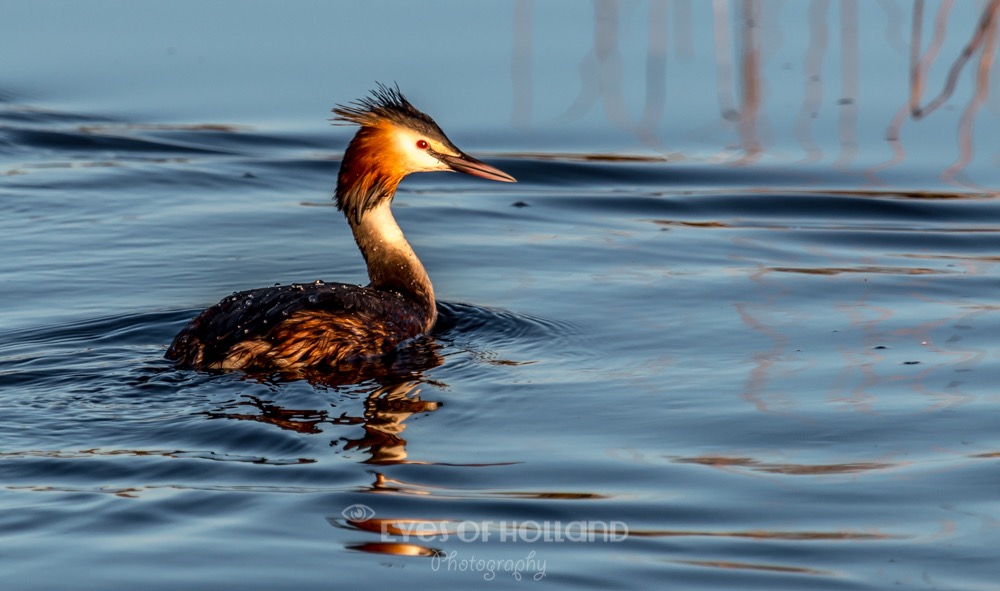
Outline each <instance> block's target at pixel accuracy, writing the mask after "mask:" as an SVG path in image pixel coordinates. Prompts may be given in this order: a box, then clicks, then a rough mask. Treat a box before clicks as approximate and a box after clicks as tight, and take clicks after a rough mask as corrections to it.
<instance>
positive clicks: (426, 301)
mask: <svg viewBox="0 0 1000 591" xmlns="http://www.w3.org/2000/svg"><path fill="white" fill-rule="evenodd" d="M391 202H392V199H383V200H382V201H380V202H379V203H378V204H377V205H375V206H374V207H372V208H371V209H369V210H368V211H367V212H365V213H364V214H362V215H361V217H360V219H359V220H357V221H355V220H354V219H351V218H350V217H348V221H349V222H350V224H351V230H352V231H353V232H354V240H355V241H356V242H357V243H358V248H360V249H361V254H362V255H363V256H364V257H365V263H367V265H368V278H369V279H370V280H371V287H372V288H373V289H377V290H384V291H395V292H398V293H400V294H402V295H404V296H406V297H409V298H411V299H413V300H414V301H416V302H417V303H418V304H420V305H421V307H423V308H425V312H426V314H427V315H428V320H427V326H426V329H427V330H430V328H431V327H432V326H433V325H434V321H435V320H436V318H437V310H436V308H435V302H434V286H433V285H431V280H430V278H429V277H428V276H427V271H425V270H424V266H423V265H422V264H421V263H420V259H418V258H417V255H416V253H414V252H413V249H412V248H410V244H409V243H408V242H407V241H406V237H404V236H403V231H402V230H400V229H399V224H397V223H396V218H394V217H393V216H392V211H391V210H390V209H389V204H390V203H391Z"/></svg>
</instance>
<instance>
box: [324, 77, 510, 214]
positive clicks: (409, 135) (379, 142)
mask: <svg viewBox="0 0 1000 591" xmlns="http://www.w3.org/2000/svg"><path fill="white" fill-rule="evenodd" d="M333 112H334V114H336V115H337V117H336V118H335V121H342V122H345V123H353V124H357V125H360V126H361V129H359V130H358V132H357V134H356V135H355V136H354V139H352V140H351V143H350V144H349V145H348V147H347V151H346V152H345V153H344V161H343V163H342V164H341V167H340V175H339V177H338V179H337V207H338V208H339V209H340V210H342V211H344V213H345V214H346V215H347V216H348V219H350V220H352V221H353V222H355V223H357V222H359V221H360V219H361V216H362V215H363V214H364V213H365V212H366V211H368V210H369V209H371V208H373V207H375V206H376V205H378V204H379V203H381V202H383V201H385V200H386V199H388V200H391V199H392V196H393V194H394V193H395V190H396V185H398V184H399V182H400V181H401V180H402V179H403V177H405V176H406V175H408V174H410V173H412V172H435V171H452V172H464V173H466V174H470V175H473V176H478V177H481V178H484V179H489V180H493V181H503V182H508V183H513V182H516V180H515V179H514V177H512V176H510V175H509V174H507V173H505V172H503V171H501V170H499V169H496V168H493V167H492V166H490V165H488V164H486V163H484V162H480V161H479V160H476V159H475V158H473V157H471V156H469V155H468V154H465V153H464V152H462V151H461V150H459V149H458V148H457V147H456V146H455V144H453V143H452V142H451V140H449V139H448V136H446V135H445V134H444V132H443V131H441V128H440V127H438V125H437V123H435V122H434V120H433V119H431V118H430V116H428V115H427V114H425V113H423V112H421V111H419V110H417V108H416V107H414V106H413V105H412V104H410V102H409V101H408V100H406V97H404V96H403V94H402V93H401V92H400V91H399V87H389V86H385V85H384V84H379V85H378V88H377V89H375V90H373V91H372V93H371V96H370V97H367V98H363V99H361V100H358V101H355V102H353V103H351V104H350V105H347V106H343V105H339V106H337V107H336V108H334V109H333Z"/></svg>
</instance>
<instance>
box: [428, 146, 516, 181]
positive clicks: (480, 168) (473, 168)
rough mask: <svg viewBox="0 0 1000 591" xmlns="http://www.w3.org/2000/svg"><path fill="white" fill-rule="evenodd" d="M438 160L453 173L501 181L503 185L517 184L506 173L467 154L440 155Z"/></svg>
mask: <svg viewBox="0 0 1000 591" xmlns="http://www.w3.org/2000/svg"><path fill="white" fill-rule="evenodd" d="M439 158H440V159H441V160H443V161H444V162H445V163H446V164H447V165H448V166H450V167H451V169H452V170H454V171H455V172H464V173H465V174H471V175H472V176H478V177H480V178H484V179H489V180H491V181H503V182H505V183H516V182H517V179H515V178H514V177H512V176H510V175H509V174H507V173H506V172H504V171H502V170H500V169H498V168H493V167H492V166H490V165H489V164H486V163H485V162H480V161H479V160H476V159H475V158H473V157H472V156H469V155H467V154H461V153H460V154H459V155H458V156H451V155H448V154H441V155H440V156H439Z"/></svg>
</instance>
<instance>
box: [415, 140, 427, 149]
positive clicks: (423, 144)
mask: <svg viewBox="0 0 1000 591" xmlns="http://www.w3.org/2000/svg"><path fill="white" fill-rule="evenodd" d="M428 147H429V145H428V143H427V140H417V148H419V149H421V150H426V149H427V148H428Z"/></svg>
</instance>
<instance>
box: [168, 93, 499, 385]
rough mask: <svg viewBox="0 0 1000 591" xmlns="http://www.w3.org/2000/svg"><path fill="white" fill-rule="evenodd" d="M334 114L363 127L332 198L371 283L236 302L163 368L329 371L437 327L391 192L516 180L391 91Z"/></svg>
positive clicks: (191, 327) (171, 352)
mask: <svg viewBox="0 0 1000 591" xmlns="http://www.w3.org/2000/svg"><path fill="white" fill-rule="evenodd" d="M333 112H334V113H335V114H336V115H337V117H336V119H337V120H338V121H345V122H348V123H354V124H357V125H360V126H361V128H360V129H359V130H358V132H357V133H356V134H355V135H354V138H353V139H352V140H351V143H350V144H349V145H348V147H347V151H346V152H345V153H344V160H343V162H342V163H341V165H340V174H339V176H338V177H337V192H336V199H337V208H338V209H339V210H341V211H342V212H344V216H345V217H346V218H347V221H348V223H349V224H350V226H351V230H352V231H353V232H354V240H355V242H357V244H358V248H359V249H360V250H361V254H362V255H363V256H364V258H365V262H366V263H367V266H368V278H369V280H370V281H371V283H370V284H369V285H367V286H364V287H362V286H358V285H347V284H342V283H324V282H322V281H317V282H315V283H306V284H294V285H288V286H283V287H265V288H261V289H252V290H250V291H243V292H239V293H234V294H233V295H232V296H230V297H228V298H225V299H224V300H222V301H221V302H219V303H218V304H216V305H214V306H212V307H211V308H208V309H207V310H205V311H204V312H202V313H201V314H200V315H199V316H198V317H197V318H195V319H194V320H192V321H191V323H190V324H188V325H187V326H186V327H185V328H184V329H183V330H182V331H181V332H180V333H179V334H178V335H177V336H176V337H175V338H174V342H173V343H172V344H171V345H170V348H169V349H168V350H167V355H166V356H167V358H168V359H173V360H176V361H177V364H178V365H180V366H183V367H192V368H198V369H239V368H246V369H259V370H278V371H283V370H297V369H303V368H317V369H323V370H331V371H335V370H336V369H337V368H338V367H341V366H346V365H347V364H353V365H356V364H357V363H359V362H364V360H365V359H366V358H368V359H371V358H376V357H380V356H383V355H385V354H387V353H390V352H391V351H393V350H394V349H395V348H396V347H397V345H399V344H400V343H402V342H403V341H405V340H407V339H410V338H413V337H416V336H418V335H421V334H424V333H426V332H428V331H429V330H430V329H431V328H432V327H433V326H434V322H435V320H436V319H437V309H436V307H435V301H434V288H433V286H432V285H431V282H430V279H429V278H428V277H427V273H426V271H424V267H423V265H421V263H420V260H419V259H418V258H417V256H416V254H414V252H413V249H411V248H410V245H409V244H408V243H407V242H406V239H405V238H404V237H403V233H402V232H401V231H400V229H399V226H398V225H397V224H396V220H395V219H394V218H393V216H392V212H391V211H390V208H389V206H390V204H391V203H392V198H393V195H395V193H396V187H397V185H399V182H400V181H402V180H403V177H405V176H406V175H408V174H410V173H412V172H431V171H445V170H447V171H457V172H464V173H466V174H471V175H475V176H479V177H482V178H486V179H491V180H497V181H506V182H514V177H512V176H510V175H508V174H506V173H504V172H502V171H500V170H497V169H496V168H493V167H491V166H488V165H486V164H484V163H482V162H480V161H478V160H476V159H474V158H471V157H469V156H467V155H466V154H464V153H462V151H461V150H459V149H458V148H456V147H455V145H454V144H452V143H451V141H450V140H448V138H447V136H445V134H444V132H442V131H441V128H439V127H438V126H437V124H436V123H434V120H433V119H431V118H430V117H428V116H427V115H425V114H424V113H422V112H420V111H418V110H417V109H416V108H414V106H413V105H411V104H410V103H409V101H407V100H406V99H405V98H404V97H403V95H402V94H401V93H400V92H399V88H398V87H396V88H392V87H387V86H383V85H381V84H380V85H379V87H378V88H377V89H376V90H375V91H373V92H372V96H371V97H370V98H365V99H362V100H360V101H357V102H355V103H352V104H351V105H349V106H338V107H337V108H335V109H334V110H333Z"/></svg>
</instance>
